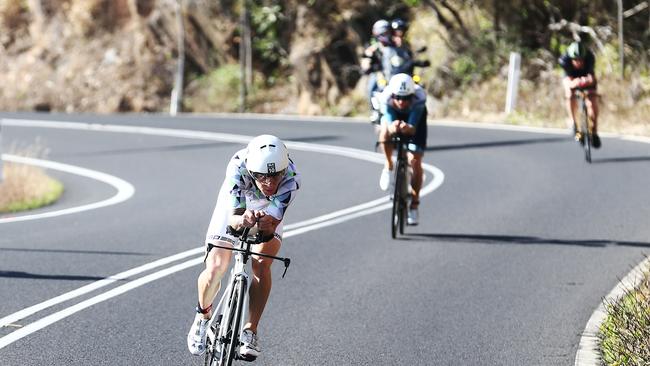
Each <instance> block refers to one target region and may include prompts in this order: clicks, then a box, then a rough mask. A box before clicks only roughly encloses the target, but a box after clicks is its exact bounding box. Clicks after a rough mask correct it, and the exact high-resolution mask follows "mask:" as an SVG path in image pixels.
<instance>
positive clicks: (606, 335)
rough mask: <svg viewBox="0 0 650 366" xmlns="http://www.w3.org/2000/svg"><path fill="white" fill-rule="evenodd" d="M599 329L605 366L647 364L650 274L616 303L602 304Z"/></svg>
mask: <svg viewBox="0 0 650 366" xmlns="http://www.w3.org/2000/svg"><path fill="white" fill-rule="evenodd" d="M606 309H607V313H608V315H607V320H606V321H605V322H604V323H603V324H602V326H601V340H602V353H603V361H605V364H606V365H608V366H619V365H629V366H633V365H635V366H636V365H639V366H641V365H648V364H650V274H648V273H646V274H645V277H644V279H643V281H642V283H641V286H640V287H639V288H638V289H630V290H629V291H628V292H627V294H626V295H625V296H624V297H623V298H622V299H621V300H620V301H619V302H618V303H609V304H606Z"/></svg>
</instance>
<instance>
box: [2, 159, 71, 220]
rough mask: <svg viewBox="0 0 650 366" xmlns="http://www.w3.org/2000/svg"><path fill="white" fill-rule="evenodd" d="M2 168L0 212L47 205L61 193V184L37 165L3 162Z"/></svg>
mask: <svg viewBox="0 0 650 366" xmlns="http://www.w3.org/2000/svg"><path fill="white" fill-rule="evenodd" d="M32 151H35V150H34V149H32ZM21 155H23V156H25V154H21ZM27 155H29V154H27ZM31 155H32V156H33V154H31ZM2 170H3V176H4V179H3V180H2V182H0V213H8V212H19V211H26V210H31V209H35V208H39V207H43V206H47V205H50V204H52V203H54V202H55V201H56V200H57V199H59V197H61V195H62V194H63V184H61V182H59V181H57V180H56V179H54V178H51V177H49V176H48V175H47V174H45V172H44V171H43V169H41V168H39V167H35V166H31V165H26V164H16V163H12V162H3V169H2Z"/></svg>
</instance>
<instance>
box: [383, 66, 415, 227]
mask: <svg viewBox="0 0 650 366" xmlns="http://www.w3.org/2000/svg"><path fill="white" fill-rule="evenodd" d="M426 98H427V95H426V92H425V91H424V89H422V88H421V87H420V86H419V85H417V84H415V83H414V82H413V78H412V77H411V76H410V75H408V74H397V75H395V76H393V77H392V78H391V79H390V81H389V82H388V86H387V87H386V88H385V89H384V91H383V92H382V94H381V95H380V98H379V101H380V104H381V108H380V110H381V114H382V117H381V122H382V123H381V129H380V132H379V143H380V146H381V147H382V151H383V152H384V155H385V157H386V161H385V163H384V168H383V169H382V171H381V176H380V179H379V187H380V188H381V189H382V190H384V191H386V190H388V188H389V187H390V186H391V183H392V182H391V180H392V179H393V176H394V174H392V170H393V146H392V144H391V143H390V141H391V136H392V135H394V134H396V133H398V134H403V135H406V136H410V137H409V144H408V159H409V165H410V166H411V169H412V170H413V176H412V179H411V194H412V197H411V202H410V206H409V210H408V216H407V224H409V225H417V224H418V220H419V218H418V216H419V215H418V207H419V204H420V189H421V188H422V182H423V176H424V174H423V170H422V157H423V156H424V150H425V148H426V145H427V108H426Z"/></svg>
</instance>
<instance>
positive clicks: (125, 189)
mask: <svg viewBox="0 0 650 366" xmlns="http://www.w3.org/2000/svg"><path fill="white" fill-rule="evenodd" d="M1 158H2V160H5V161H11V162H14V163H20V164H29V165H34V166H40V167H43V168H47V169H54V170H59V171H62V172H66V173H71V174H76V175H80V176H84V177H87V178H91V179H95V180H98V181H101V182H104V183H106V184H109V185H111V186H113V187H114V188H115V189H117V193H116V194H115V195H114V196H113V197H110V198H108V199H106V200H103V201H99V202H94V203H90V204H87V205H82V206H76V207H71V208H67V209H63V210H56V211H48V212H43V213H39V214H31V215H21V216H11V217H4V218H0V224H4V223H9V222H18V221H26V220H35V219H42V218H47V217H55V216H61V215H68V214H72V213H78V212H82V211H87V210H93V209H96V208H101V207H106V206H110V205H114V204H117V203H120V202H124V201H126V200H128V199H129V198H131V197H132V196H133V194H134V193H135V188H134V187H133V185H132V184H131V183H129V182H127V181H125V180H123V179H120V178H118V177H115V176H112V175H109V174H106V173H102V172H98V171H96V170H90V169H86V168H81V167H78V166H74V165H68V164H63V163H57V162H54V161H48V160H41V159H34V158H26V157H22V156H15V155H9V154H2V156H1Z"/></svg>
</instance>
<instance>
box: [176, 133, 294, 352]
mask: <svg viewBox="0 0 650 366" xmlns="http://www.w3.org/2000/svg"><path fill="white" fill-rule="evenodd" d="M299 187H300V175H299V174H298V172H297V170H296V166H295V165H294V163H293V162H292V161H291V159H289V153H288V150H287V148H286V146H285V144H284V143H283V142H282V141H281V140H280V139H279V138H277V137H275V136H272V135H260V136H257V137H255V138H254V139H252V140H251V141H250V142H249V144H248V146H247V148H245V149H242V150H239V151H237V153H235V155H233V157H232V158H231V159H230V162H229V163H228V167H227V169H226V177H225V179H224V182H223V184H222V185H221V189H220V191H219V197H218V199H217V204H216V206H215V209H214V212H213V214H212V219H211V220H210V226H209V228H208V232H207V234H206V240H205V242H206V251H207V253H206V259H205V269H204V270H203V271H202V272H201V274H200V275H199V278H198V300H199V301H198V304H197V306H196V314H195V318H194V321H193V322H192V327H191V328H190V331H189V333H188V334H187V347H188V349H189V351H190V352H191V353H192V354H193V355H201V354H203V353H205V348H206V345H205V344H206V328H207V323H208V321H209V320H210V317H211V316H212V302H213V300H214V297H215V295H216V294H217V293H218V292H219V288H220V287H221V278H222V277H223V275H224V273H225V272H226V271H227V269H228V267H229V265H230V259H231V254H232V253H231V251H230V250H226V249H220V248H214V247H211V246H208V244H213V245H220V246H233V245H234V243H235V237H234V236H233V235H232V234H231V233H230V231H229V230H228V227H229V226H230V227H231V228H232V229H234V230H235V231H239V230H242V229H243V228H244V227H253V226H255V225H256V224H257V227H258V229H259V230H260V231H261V232H262V234H263V235H264V236H266V238H267V240H266V241H265V242H263V243H261V244H256V245H254V246H253V248H252V250H254V251H256V252H259V253H262V254H266V255H272V256H274V255H276V254H277V253H278V251H279V250H280V246H281V245H282V219H283V218H284V214H285V213H286V210H287V208H288V207H289V205H290V204H291V202H292V201H293V199H294V198H295V195H296V191H297V190H298V189H299ZM210 248H212V250H210ZM272 263H273V260H271V259H268V258H262V257H259V256H253V260H252V263H251V267H252V272H253V276H252V279H251V286H250V292H249V295H250V301H249V311H248V315H249V319H248V321H247V322H246V323H245V324H244V328H243V329H244V331H243V332H242V335H241V339H240V340H241V342H242V346H241V347H240V349H239V354H240V355H241V356H243V357H244V358H245V359H247V360H251V361H252V360H254V359H255V358H257V357H258V356H259V354H260V352H261V349H260V347H259V343H258V337H257V334H258V333H257V326H258V323H259V321H260V318H261V317H262V312H263V311H264V307H265V305H266V302H267V300H268V297H269V294H270V293H271V285H272V280H271V264H272Z"/></svg>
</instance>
